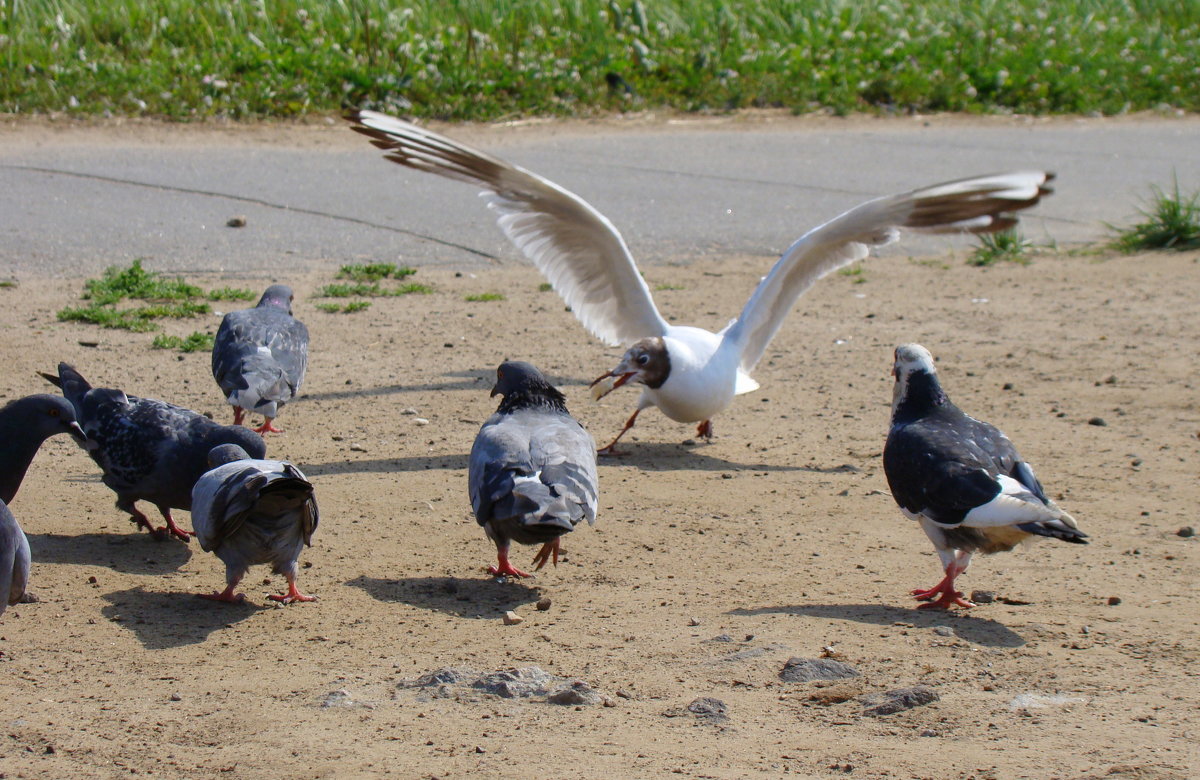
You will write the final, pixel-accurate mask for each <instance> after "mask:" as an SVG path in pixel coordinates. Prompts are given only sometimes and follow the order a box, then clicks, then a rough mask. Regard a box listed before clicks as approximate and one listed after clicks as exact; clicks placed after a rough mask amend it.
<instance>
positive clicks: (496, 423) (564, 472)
mask: <svg viewBox="0 0 1200 780" xmlns="http://www.w3.org/2000/svg"><path fill="white" fill-rule="evenodd" d="M496 395H502V396H504V398H503V400H502V401H501V402H500V406H499V408H497V409H496V413H495V414H493V415H492V416H491V417H489V418H488V419H487V421H486V422H484V424H483V427H482V428H480V429H479V435H478V436H476V437H475V444H474V446H472V447H471V457H470V461H469V465H468V473H467V482H468V486H469V491H470V495H471V507H472V508H473V509H474V510H475V519H476V520H477V521H478V522H479V524H480V525H481V526H483V530H484V531H485V532H486V533H487V535H488V538H489V539H491V540H492V541H493V542H495V543H496V558H497V563H498V565H496V566H490V567H488V571H489V572H490V573H492V574H496V575H513V576H517V577H528V576H530V575H529V574H528V573H527V572H523V571H521V570H520V569H518V568H516V567H515V566H513V565H512V564H511V563H509V561H508V547H509V542H510V541H517V542H520V543H521V544H541V545H542V548H541V550H540V551H539V552H538V554H537V555H536V556H535V557H534V559H533V562H534V564H535V567H534V568H535V569H541V568H542V567H543V566H544V565H546V561H547V560H553V561H554V564H555V565H556V566H557V565H558V553H559V539H560V537H561V536H562V535H563V534H565V533H567V532H568V531H571V530H572V529H573V528H574V527H575V526H576V525H577V524H578V523H579V521H580V520H583V519H585V518H586V519H587V521H588V522H589V523H593V524H594V523H595V522H596V502H597V500H598V496H599V493H598V490H599V487H598V480H597V476H596V445H595V443H594V442H593V441H592V437H591V436H590V435H588V432H587V431H585V430H584V429H583V426H581V425H580V424H579V423H578V422H576V421H575V419H574V418H573V417H571V415H570V414H569V413H568V412H567V407H566V404H565V402H564V401H565V399H564V397H563V394H562V393H560V392H559V391H558V390H556V389H555V388H554V387H553V386H552V385H551V384H550V383H549V382H547V381H546V378H545V377H544V376H542V374H541V372H540V371H538V370H537V369H536V368H534V367H533V366H531V365H530V364H529V363H523V362H518V361H511V362H505V363H502V364H501V365H500V367H499V368H498V369H496V385H495V387H493V388H492V396H496Z"/></svg>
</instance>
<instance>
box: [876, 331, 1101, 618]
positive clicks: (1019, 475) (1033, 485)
mask: <svg viewBox="0 0 1200 780" xmlns="http://www.w3.org/2000/svg"><path fill="white" fill-rule="evenodd" d="M893 373H894V374H895V376H896V384H895V389H894V390H893V394H892V427H891V430H890V431H889V433H888V438H887V444H886V445H885V446H884V448H883V470H884V472H885V473H886V474H887V480H888V485H889V486H890V487H891V489H892V496H893V497H894V498H895V499H896V503H897V504H899V505H900V509H901V511H903V512H904V514H905V515H907V516H908V517H909V518H911V519H913V520H916V521H917V522H919V523H920V524H921V528H922V530H924V531H925V535H926V536H928V537H929V541H931V542H933V546H934V548H936V549H937V553H938V557H939V558H941V562H942V569H943V571H944V572H945V577H944V578H943V579H942V581H941V582H939V583H938V584H937V585H934V586H933V587H932V588H929V589H927V590H926V589H917V590H914V591H913V592H912V595H914V596H915V597H916V598H917V599H918V600H920V601H925V602H929V603H926V604H923V605H922V606H923V607H933V608H938V609H946V608H948V607H950V606H952V605H957V606H960V607H973V606H975V605H974V604H973V603H971V602H970V601H967V600H966V599H964V598H963V594H962V593H960V592H959V591H957V590H955V589H954V581H955V579H956V578H957V577H958V576H959V575H960V574H962V573H963V572H964V571H966V570H967V566H969V565H970V563H971V555H972V554H973V553H976V552H981V553H985V554H990V553H996V552H1005V551H1008V550H1011V549H1012V548H1013V547H1015V546H1016V545H1017V544H1018V543H1019V542H1022V541H1025V540H1030V539H1033V538H1034V537H1037V536H1049V537H1052V538H1055V539H1061V540H1063V541H1065V542H1073V543H1075V544H1087V541H1086V537H1087V534H1085V533H1083V532H1082V531H1080V530H1079V526H1078V524H1077V523H1076V522H1075V519H1074V518H1073V517H1071V516H1070V515H1068V514H1067V513H1066V512H1064V511H1063V510H1061V509H1059V508H1058V506H1057V505H1055V503H1054V502H1053V501H1051V500H1050V499H1049V498H1047V497H1046V492H1045V491H1044V490H1043V489H1042V485H1041V483H1040V482H1038V480H1037V477H1035V476H1034V474H1033V469H1032V468H1031V467H1030V466H1029V464H1028V463H1026V462H1025V461H1024V460H1022V459H1021V456H1020V454H1018V453H1017V449H1016V447H1014V446H1013V444H1012V442H1011V441H1009V440H1008V437H1006V436H1005V435H1004V434H1003V433H1001V432H1000V431H999V430H997V429H996V428H995V427H993V426H991V425H988V424H987V423H985V422H980V421H979V420H976V419H974V418H973V417H968V416H967V415H966V414H963V412H962V411H961V410H959V408H958V407H957V406H955V405H954V404H953V403H951V402H950V399H949V398H947V397H946V393H945V392H943V390H942V386H941V384H940V383H939V382H938V377H937V369H936V368H934V365H933V356H932V355H930V354H929V350H927V349H925V348H924V347H922V346H921V345H920V344H902V345H901V346H899V347H897V348H896V362H895V365H894V368H893Z"/></svg>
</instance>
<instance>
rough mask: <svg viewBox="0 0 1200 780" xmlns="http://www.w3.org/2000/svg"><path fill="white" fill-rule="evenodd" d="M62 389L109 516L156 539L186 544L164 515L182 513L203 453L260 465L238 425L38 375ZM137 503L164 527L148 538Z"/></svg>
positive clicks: (251, 438)
mask: <svg viewBox="0 0 1200 780" xmlns="http://www.w3.org/2000/svg"><path fill="white" fill-rule="evenodd" d="M42 376H44V377H45V378H46V379H48V380H49V381H50V382H52V383H53V384H55V385H57V386H58V387H60V388H62V391H63V395H64V396H66V399H67V400H68V401H70V402H71V405H72V406H73V407H75V416H76V418H77V419H78V420H79V424H80V425H81V426H82V427H83V432H84V434H85V435H86V436H87V441H85V442H83V443H82V444H81V446H82V447H83V448H84V449H85V450H87V453H88V454H89V455H91V456H92V460H94V461H96V465H98V466H99V467H100V468H101V470H102V471H103V472H104V477H103V480H102V481H103V482H104V484H105V485H108V487H109V488H111V489H112V491H113V492H114V493H116V494H117V509H120V510H121V511H123V512H128V513H129V514H130V518H129V519H130V521H131V522H133V523H136V524H137V526H138V527H139V528H145V529H146V530H147V531H150V532H151V533H152V534H154V536H155V538H157V539H165V538H167V536H169V535H170V536H175V537H176V538H178V539H182V540H183V541H185V542H186V541H187V540H188V537H189V535H190V532H188V531H185V530H184V529H182V528H180V527H179V526H178V525H177V524H176V523H175V519H174V518H173V517H172V516H171V509H173V508H174V509H190V508H191V506H192V486H193V485H195V484H196V480H197V479H199V478H200V475H201V474H203V473H204V472H206V471H208V452H209V450H211V449H212V448H213V447H215V446H217V445H218V444H237V445H238V446H240V447H242V448H243V449H245V450H246V451H247V452H249V453H251V454H252V455H253V456H254V457H259V458H261V457H262V456H263V455H265V454H266V451H267V445H266V444H265V443H263V439H262V437H261V436H259V435H258V434H257V433H254V432H253V431H251V430H248V429H246V428H243V427H242V426H240V425H237V426H234V425H220V424H218V423H215V422H213V421H212V420H210V419H208V418H207V417H205V416H204V415H202V414H200V413H199V412H193V411H192V410H190V409H184V408H183V407H180V406H175V405H174V404H169V403H165V402H163V401H157V400H155V399H153V398H138V397H137V396H132V395H126V394H125V393H124V392H123V391H121V390H113V389H109V388H99V387H97V388H93V387H92V386H91V385H90V384H88V381H87V380H86V379H84V378H83V377H82V376H81V375H80V374H79V372H78V371H76V370H75V369H74V368H72V367H71V366H69V365H67V364H66V363H59V364H58V375H57V376H55V375H54V374H47V373H43V374H42ZM137 501H149V502H150V503H152V504H154V505H155V506H156V507H158V511H159V512H161V513H162V516H163V519H164V520H166V521H167V524H166V526H165V527H163V528H159V529H157V530H155V528H154V526H152V525H151V524H150V521H149V520H147V519H146V516H145V515H144V514H142V512H141V511H140V510H139V509H138V508H137V506H136V502H137Z"/></svg>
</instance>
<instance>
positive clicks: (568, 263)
mask: <svg viewBox="0 0 1200 780" xmlns="http://www.w3.org/2000/svg"><path fill="white" fill-rule="evenodd" d="M347 118H348V119H350V121H352V122H355V123H356V124H355V125H354V128H353V129H354V130H356V131H358V132H360V133H362V134H363V135H365V136H367V137H368V138H370V139H371V143H373V144H375V146H377V147H379V148H380V149H383V150H384V151H386V152H387V154H386V155H385V157H386V158H387V159H389V160H391V161H393V162H397V163H400V164H401V165H404V166H406V167H409V168H412V169H414V170H418V171H425V172H427V173H436V174H437V175H439V176H444V177H446V178H448V179H456V180H458V181H463V182H467V183H469V184H475V185H477V186H479V187H482V188H483V189H484V192H483V193H482V195H483V196H484V197H486V198H487V201H488V206H489V207H490V208H492V209H493V210H495V212H496V214H497V218H496V222H497V224H498V225H499V226H500V229H501V230H503V231H504V235H506V236H507V237H508V240H509V241H511V242H512V243H513V244H514V245H515V246H516V247H517V249H518V250H520V252H521V254H523V255H524V256H525V257H526V258H527V259H528V260H529V261H530V262H531V263H533V264H534V265H535V266H537V268H538V270H540V271H541V272H542V273H543V274H544V275H545V277H546V278H547V279H548V280H549V281H550V284H551V285H553V287H554V289H555V290H556V291H557V292H558V294H559V295H561V296H562V298H563V300H564V301H566V303H567V305H568V306H570V307H571V311H573V312H574V313H575V316H576V317H577V318H578V319H579V321H580V322H581V323H582V324H583V327H585V328H587V330H588V332H589V333H591V334H592V335H593V336H595V337H596V338H598V339H600V340H601V341H603V342H605V343H606V344H609V345H612V346H616V345H620V344H628V343H631V342H633V341H636V340H638V339H641V338H646V337H649V336H662V335H663V334H664V333H666V330H667V323H666V322H665V321H664V320H663V318H662V316H661V315H660V314H659V313H658V309H657V308H655V306H654V301H653V299H652V298H651V297H650V288H649V287H647V286H646V282H645V280H643V279H642V276H641V274H640V273H638V269H637V266H636V265H635V264H634V262H633V257H632V256H631V255H630V254H629V249H628V248H627V247H626V246H625V241H624V239H622V238H621V234H620V233H619V232H617V229H616V227H614V226H613V224H612V223H611V222H609V221H608V219H607V218H606V217H605V216H604V215H603V214H601V213H600V212H598V211H596V209H594V208H592V207H591V206H590V205H589V204H588V203H587V202H586V201H584V200H583V199H582V198H580V197H579V196H577V195H575V194H573V193H571V192H568V191H567V190H565V189H563V188H562V187H560V186H558V185H557V184H555V183H554V182H551V181H548V180H546V179H543V178H542V177H541V176H538V175H537V174H535V173H531V172H530V171H527V170H525V169H524V168H521V167H519V166H516V165H511V164H509V163H507V162H504V161H503V160H501V159H498V158H496V157H492V156H491V155H489V154H486V153H484V152H480V151H478V150H476V149H472V148H471V147H469V146H466V145H464V144H460V143H458V142H457V141H453V140H451V139H449V138H447V137H445V136H443V135H439V134H438V133H435V132H433V131H431V130H426V129H424V128H421V127H417V126H416V125H414V124H411V123H409V122H405V121H404V120H401V119H396V118H395V117H390V116H387V115H386V114H379V113H376V112H374V111H357V112H354V113H352V114H350V115H348V117H347Z"/></svg>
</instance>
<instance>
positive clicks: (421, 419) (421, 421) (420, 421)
mask: <svg viewBox="0 0 1200 780" xmlns="http://www.w3.org/2000/svg"><path fill="white" fill-rule="evenodd" d="M413 422H414V423H415V424H417V425H429V420H426V419H425V418H424V417H414V418H413Z"/></svg>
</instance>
